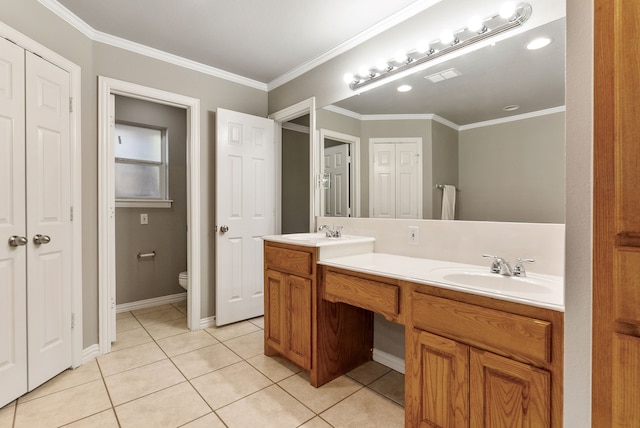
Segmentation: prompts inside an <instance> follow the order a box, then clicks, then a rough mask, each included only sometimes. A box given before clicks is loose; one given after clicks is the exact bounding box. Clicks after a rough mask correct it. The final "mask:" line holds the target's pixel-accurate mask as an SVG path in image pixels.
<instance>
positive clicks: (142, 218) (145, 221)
mask: <svg viewBox="0 0 640 428" xmlns="http://www.w3.org/2000/svg"><path fill="white" fill-rule="evenodd" d="M140 224H149V214H140Z"/></svg>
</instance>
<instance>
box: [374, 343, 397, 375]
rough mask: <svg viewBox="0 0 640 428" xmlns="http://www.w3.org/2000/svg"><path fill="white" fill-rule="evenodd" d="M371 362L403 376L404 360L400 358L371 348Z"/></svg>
mask: <svg viewBox="0 0 640 428" xmlns="http://www.w3.org/2000/svg"><path fill="white" fill-rule="evenodd" d="M373 361H375V362H378V363H380V364H382V365H383V366H387V367H389V368H390V369H393V370H395V371H397V372H400V373H402V374H404V360H403V359H402V358H400V357H396V356H395V355H392V354H389V353H387V352H384V351H381V350H379V349H376V348H373Z"/></svg>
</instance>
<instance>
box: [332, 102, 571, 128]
mask: <svg viewBox="0 0 640 428" xmlns="http://www.w3.org/2000/svg"><path fill="white" fill-rule="evenodd" d="M323 109H324V110H327V111H331V112H333V113H336V114H341V115H343V116H347V117H351V118H353V119H357V120H362V121H375V120H433V121H435V122H438V123H440V124H442V125H445V126H448V127H449V128H451V129H454V130H456V131H466V130H467V129H474V128H482V127H485V126H493V125H499V124H502V123H508V122H517V121H518V120H525V119H531V118H534V117H539V116H546V115H548V114H555V113H562V112H564V111H566V106H559V107H552V108H548V109H544V110H538V111H532V112H530V113H523V114H518V115H515V116H509V117H503V118H500V119H492V120H486V121H484V122H476V123H469V124H467V125H458V124H456V123H454V122H451V121H450V120H447V119H445V118H444V117H441V116H438V115H437V114H432V113H428V114H364V115H363V114H359V113H356V112H354V111H351V110H347V109H345V108H342V107H336V106H334V105H328V106H325V107H323Z"/></svg>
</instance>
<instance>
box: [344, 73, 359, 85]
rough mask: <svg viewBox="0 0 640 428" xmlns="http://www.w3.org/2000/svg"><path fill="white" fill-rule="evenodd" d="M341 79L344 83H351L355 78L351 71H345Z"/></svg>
mask: <svg viewBox="0 0 640 428" xmlns="http://www.w3.org/2000/svg"><path fill="white" fill-rule="evenodd" d="M342 79H343V80H344V83H351V82H354V81H355V80H356V79H355V77H353V74H351V73H345V75H344V76H343V77H342Z"/></svg>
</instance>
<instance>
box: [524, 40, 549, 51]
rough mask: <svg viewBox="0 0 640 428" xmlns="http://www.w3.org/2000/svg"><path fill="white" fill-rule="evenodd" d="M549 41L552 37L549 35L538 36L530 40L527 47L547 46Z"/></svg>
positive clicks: (532, 48) (534, 48)
mask: <svg viewBox="0 0 640 428" xmlns="http://www.w3.org/2000/svg"><path fill="white" fill-rule="evenodd" d="M551 42H552V39H550V38H549V37H538V38H537V39H533V40H531V41H530V42H529V43H528V44H527V49H529V50H536V49H540V48H543V47H545V46H547V45H548V44H549V43H551Z"/></svg>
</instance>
